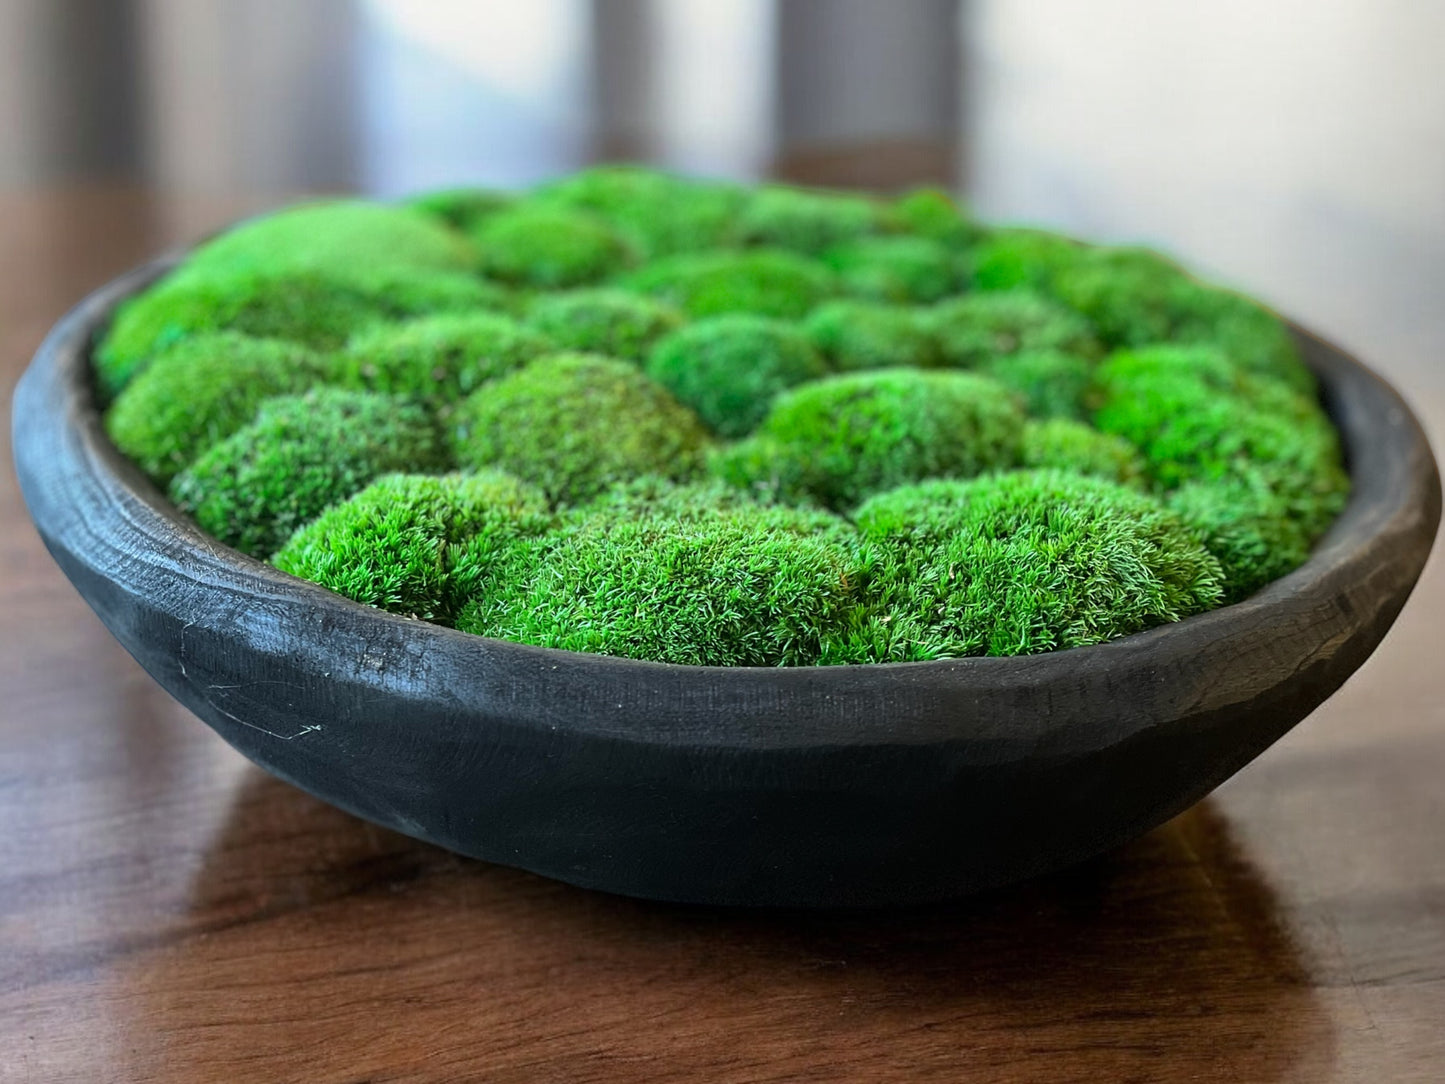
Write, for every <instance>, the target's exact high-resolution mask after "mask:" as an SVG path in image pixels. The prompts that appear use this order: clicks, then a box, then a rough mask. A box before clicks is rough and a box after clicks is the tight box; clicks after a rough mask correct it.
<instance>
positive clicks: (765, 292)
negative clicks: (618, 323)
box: [623, 249, 837, 319]
mask: <svg viewBox="0 0 1445 1084" xmlns="http://www.w3.org/2000/svg"><path fill="white" fill-rule="evenodd" d="M623 284H624V285H625V286H626V287H627V288H628V289H631V290H636V291H638V292H639V293H644V294H649V295H651V296H652V297H656V298H658V299H660V300H662V301H665V302H667V303H668V304H670V305H674V306H676V307H677V308H679V309H681V310H682V311H683V312H685V313H687V315H689V316H692V317H695V318H696V317H702V316H720V315H722V314H724V313H730V312H747V313H753V314H754V315H757V316H776V317H780V318H783V319H797V318H798V317H800V316H803V315H804V314H806V313H807V312H808V311H809V310H810V309H812V308H813V307H815V306H816V305H818V304H819V303H821V302H823V301H825V300H827V299H828V298H829V297H832V296H833V295H834V294H835V293H836V292H837V282H836V280H835V279H834V277H833V274H832V272H830V271H829V270H828V269H827V268H826V267H824V266H823V265H822V264H820V263H818V262H817V261H816V260H810V259H807V258H806V257H803V256H799V255H797V254H795V253H791V252H784V251H781V250H775V249H757V250H753V251H749V252H700V253H695V254H691V255H682V256H674V257H671V258H670V259H664V260H658V261H657V262H655V263H652V264H649V265H648V266H646V267H644V268H642V269H641V270H639V271H637V272H635V273H634V274H632V275H630V276H628V277H627V278H626V279H624V280H623Z"/></svg>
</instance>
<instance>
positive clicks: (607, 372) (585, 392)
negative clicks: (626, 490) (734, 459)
mask: <svg viewBox="0 0 1445 1084" xmlns="http://www.w3.org/2000/svg"><path fill="white" fill-rule="evenodd" d="M456 421H457V433H456V440H457V445H456V447H457V458H458V460H459V461H460V462H461V463H462V464H463V465H465V466H473V467H484V466H496V467H500V468H501V469H503V470H506V471H509V472H510V473H512V474H515V475H516V476H517V477H519V478H521V479H523V480H524V481H527V482H531V483H532V484H534V485H537V486H539V487H541V489H542V490H543V491H544V492H545V493H546V494H547V496H548V498H549V499H550V500H552V501H554V502H559V503H565V504H572V503H578V502H582V501H586V500H588V499H589V498H591V497H593V496H595V495H596V494H597V493H599V492H600V491H602V490H603V489H605V488H606V487H607V486H609V485H611V484H613V483H614V482H620V481H626V480H628V479H630V478H635V477H637V476H639V475H644V474H659V475H663V476H665V477H668V478H673V479H679V480H680V479H685V478H687V477H689V476H690V475H692V474H694V473H695V472H697V471H698V470H699V469H700V467H701V465H702V462H703V457H704V452H705V449H706V446H707V443H708V437H707V430H705V429H704V428H703V426H702V423H701V422H700V421H698V419H697V415H695V414H694V413H693V412H692V411H691V410H688V409H687V408H686V407H684V406H682V405H681V404H680V403H678V402H677V400H675V399H674V398H673V397H672V396H671V395H670V394H668V392H667V391H666V390H665V389H664V388H662V387H660V386H658V385H657V384H655V383H653V382H652V381H651V380H649V379H647V377H645V376H643V375H642V373H640V372H639V371H638V369H637V367H636V366H635V365H631V364H629V363H627V362H625V361H619V360H617V359H615V358H604V357H600V356H598V355H592V354H553V355H550V356H548V357H543V358H538V359H537V360H536V361H533V362H531V363H530V364H528V365H527V366H526V367H525V368H523V369H520V370H518V371H517V372H515V373H512V374H511V375H509V376H505V377H502V378H501V379H500V380H494V381H492V382H490V383H488V384H485V385H483V386H482V387H481V388H480V389H478V390H477V391H476V392H474V393H473V394H472V396H471V397H470V398H469V399H467V400H466V402H465V403H464V404H463V405H462V407H461V408H460V410H459V411H458V414H457V418H456Z"/></svg>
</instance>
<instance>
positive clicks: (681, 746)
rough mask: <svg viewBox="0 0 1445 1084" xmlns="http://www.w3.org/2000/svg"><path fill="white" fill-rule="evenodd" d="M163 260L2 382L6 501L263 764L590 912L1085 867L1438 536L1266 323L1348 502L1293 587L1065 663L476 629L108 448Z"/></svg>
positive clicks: (1398, 583) (779, 899)
mask: <svg viewBox="0 0 1445 1084" xmlns="http://www.w3.org/2000/svg"><path fill="white" fill-rule="evenodd" d="M170 266H172V263H171V262H170V261H166V260H162V261H157V262H155V263H152V264H149V265H147V266H145V267H142V268H138V269H137V270H135V271H133V272H131V273H130V274H128V275H125V276H123V277H121V278H119V279H117V280H115V281H113V282H111V283H110V284H108V285H107V286H105V287H103V288H101V289H100V290H98V291H97V292H96V293H94V294H93V295H91V296H90V297H89V298H87V299H86V300H85V301H83V302H82V303H81V304H80V305H79V306H77V307H76V308H75V309H74V310H73V311H72V312H71V313H70V314H68V315H67V316H66V317H65V318H64V319H63V320H62V321H61V322H60V323H59V324H58V325H57V326H56V327H55V329H54V330H53V331H52V332H51V334H50V336H49V337H48V338H47V339H46V341H45V343H44V344H43V345H42V346H41V348H40V350H39V352H38V353H37V355H36V357H35V359H34V361H33V362H32V364H31V366H30V368H29V370H28V371H27V372H26V374H25V376H24V378H23V380H22V381H21V383H20V386H19V388H18V390H17V392H16V395H15V402H14V441H15V463H16V468H17V472H18V474H19V476H20V482H21V487H22V490H23V492H24V496H25V500H26V503H27V504H28V506H29V509H30V513H31V516H32V517H33V518H34V520H35V524H36V526H37V527H38V528H39V531H40V534H41V536H42V538H43V539H44V541H45V544H46V545H47V546H48V547H49V549H50V552H51V553H52V554H53V555H54V557H55V559H56V561H57V562H58V563H59V564H60V566H61V568H62V569H63V570H64V571H65V574H66V575H67V576H69V577H70V580H71V582H72V583H73V584H74V585H75V586H76V588H77V589H78V590H79V591H80V593H81V594H82V595H83V596H84V597H85V599H86V601H87V602H88V603H89V604H90V605H91V607H92V608H93V609H94V610H95V612H96V613H97V614H98V615H99V616H100V618H101V620H102V621H103V622H105V624H106V626H107V627H108V628H109V629H110V630H111V632H112V633H113V634H114V635H115V636H116V638H117V639H118V640H120V642H121V643H122V644H123V645H124V646H125V648H126V649H127V650H128V651H129V652H130V653H131V654H132V655H134V656H135V658H136V659H137V660H138V661H139V662H140V664H141V665H142V666H144V667H145V669H146V670H147V671H149V672H150V674H151V675H152V676H153V677H154V678H155V679H156V680H157V681H159V682H160V683H161V685H162V686H164V687H165V688H166V689H167V690H168V691H169V692H170V693H171V694H172V695H173V696H175V697H176V698H177V699H178V700H180V701H181V702H182V703H183V704H185V705H186V706H187V707H188V708H190V709H191V710H192V711H193V712H195V713H196V714H197V715H198V716H200V717H201V719H202V720H204V721H205V722H206V723H207V724H209V725H210V726H211V727H212V728H213V729H215V730H216V731H217V733H219V734H220V735H221V736H222V737H223V738H224V739H225V740H226V741H228V742H229V743H230V744H231V745H232V746H234V747H235V748H236V749H238V750H240V751H241V752H242V753H244V754H245V755H246V756H248V757H249V758H251V759H252V760H253V761H255V762H256V763H257V764H259V765H261V766H262V767H263V768H265V769H267V770H268V771H270V772H273V773H274V774H276V775H277V776H279V777H281V778H282V779H285V780H288V781H289V782H291V783H294V784H295V785H297V786H299V787H301V788H303V789H305V790H307V791H309V792H311V793H312V794H314V795H316V796H317V797H319V798H322V799H324V800H325V801H328V802H331V803H333V804H335V805H337V806H340V807H341V808H343V809H346V810H349V811H351V812H352V813H355V814H358V815H360V816H362V817H366V818H368V819H369V820H372V821H375V822H377V823H379V824H382V825H385V826H387V827H389V828H393V829H396V830H398V831H401V832H404V833H407V834H409V835H412V836H415V837H417V838H420V839H424V840H428V841H430V842H433V843H436V844H439V845H441V846H443V847H447V848H449V849H451V850H453V851H458V852H461V853H463V854H467V855H472V856H475V857H477V858H481V859H485V860H487V861H491V862H498V863H502V864H505V865H510V866H518V867H522V868H524V869H528V870H532V871H534V872H537V873H541V874H545V875H547V876H550V877H555V878H558V879H560V880H563V881H568V882H571V883H573V884H577V885H583V886H587V887H590V888H598V889H604V890H607V891H610V892H619V893H624V894H628V895H633V896H642V897H649V898H655V899H664V900H674V901H689V902H696V903H710V904H740V905H767V906H804V907H840V906H847V907H856V906H875V905H897V904H911V903H922V902H928V901H935V900H941V899H946V898H951V897H957V896H961V895H964V894H967V893H970V892H974V891H978V890H981V889H984V888H990V887H993V886H997V885H1000V884H1004V883H1007V882H1010V881H1015V880H1019V879H1021V878H1025V877H1029V876H1033V875H1035V874H1039V873H1042V872H1045V871H1047V870H1052V869H1056V868H1058V867H1062V866H1066V865H1069V864H1072V863H1075V862H1079V861H1081V860H1083V859H1086V858H1089V857H1091V856H1093V855H1095V854H1098V853H1100V852H1102V851H1105V850H1108V849H1110V848H1112V847H1115V846H1117V845H1118V844H1120V843H1122V842H1124V841H1126V840H1128V839H1130V838H1132V837H1135V836H1138V835H1141V834H1143V833H1144V832H1146V831H1148V830H1149V829H1151V828H1153V827H1155V826H1156V825H1158V824H1161V823H1162V822H1164V821H1165V820H1167V819H1169V818H1170V817H1172V816H1174V815H1175V814H1177V813H1179V812H1181V811H1182V810H1184V809H1186V808H1187V807H1189V806H1190V805H1192V804H1194V803H1195V802H1196V801H1198V800H1199V799H1200V798H1201V797H1203V796H1204V795H1205V794H1207V793H1208V792H1209V791H1210V790H1212V789H1213V788H1214V787H1216V786H1218V785H1219V784H1220V783H1221V782H1223V781H1224V780H1225V779H1227V778H1228V777H1229V776H1230V775H1232V774H1233V773H1235V772H1236V771H1238V770H1239V769H1240V768H1241V767H1243V766H1244V765H1245V764H1247V763H1248V762H1249V761H1250V760H1252V759H1253V758H1254V757H1256V756H1258V755H1259V754H1260V753H1261V752H1262V751H1263V750H1264V749H1265V748H1267V747H1268V746H1269V745H1270V744H1271V743H1273V742H1274V741H1276V740H1277V739H1278V738H1279V737H1280V736H1281V735H1283V734H1284V733H1285V732H1286V731H1288V730H1289V729H1290V728H1291V727H1292V726H1294V725H1295V723H1297V722H1298V721H1299V720H1301V719H1302V718H1304V717H1305V716H1306V715H1307V714H1308V713H1309V712H1311V711H1312V710H1313V709H1314V708H1315V707H1317V706H1318V705H1319V704H1320V703H1321V702H1323V701H1324V700H1325V699H1326V698H1327V697H1328V696H1330V694H1331V693H1333V692H1334V691H1335V690H1336V689H1337V688H1339V686H1340V685H1341V684H1342V683H1343V682H1344V680H1345V679H1346V678H1347V677H1349V675H1350V674H1351V673H1353V672H1354V671H1355V669H1357V668H1358V667H1359V666H1360V664H1361V663H1363V662H1364V661H1365V659H1366V658H1367V657H1368V656H1369V655H1370V653H1371V652H1372V651H1373V650H1374V649H1375V647H1376V646H1377V645H1378V644H1379V642H1380V640H1381V638H1382V637H1383V636H1384V635H1385V632H1386V630H1387V629H1388V628H1389V627H1390V624H1391V623H1392V622H1393V621H1394V619H1395V617H1396V615H1397V614H1398V613H1399V611H1400V608H1401V606H1403V605H1404V602H1405V600H1406V598H1407V597H1408V596H1409V594H1410V591H1411V589H1412V588H1413V587H1414V584H1415V581H1416V579H1417V578H1418V577H1419V575H1420V571H1421V569H1422V568H1423V566H1424V564H1425V560H1426V557H1427V555H1428V553H1429V550H1430V546H1431V543H1432V541H1433V539H1434V536H1435V531H1436V527H1437V525H1438V522H1439V518H1440V484H1439V477H1438V474H1437V472H1436V467H1435V462H1434V459H1433V457H1432V456H1431V453H1430V448H1429V445H1428V444H1427V442H1426V440H1425V437H1424V434H1423V433H1422V431H1421V429H1420V426H1419V424H1418V423H1417V422H1416V420H1415V418H1414V417H1413V416H1412V415H1411V413H1410V411H1409V409H1408V408H1407V407H1406V406H1405V404H1404V403H1403V402H1402V401H1401V399H1400V397H1399V396H1398V395H1397V394H1396V393H1395V392H1394V391H1393V390H1392V389H1391V388H1390V387H1389V385H1387V384H1386V383H1385V382H1384V381H1383V380H1381V379H1380V378H1379V377H1378V376H1376V375H1375V374H1374V373H1372V372H1371V371H1370V370H1369V369H1367V368H1365V367H1364V366H1363V365H1361V364H1360V363H1359V362H1357V361H1355V360H1353V359H1352V358H1350V357H1348V356H1346V355H1345V354H1344V353H1342V352H1341V351H1340V350H1338V349H1336V348H1335V347H1333V346H1331V345H1329V344H1327V343H1325V342H1323V341H1321V340H1319V339H1317V338H1315V337H1313V336H1311V335H1309V334H1307V333H1305V332H1298V333H1297V334H1298V337H1299V342H1300V346H1301V348H1302V350H1303V353H1304V357H1305V360H1306V361H1307V362H1308V364H1309V365H1310V367H1311V368H1312V369H1313V370H1314V371H1315V373H1316V374H1317V375H1318V377H1319V380H1320V385H1321V388H1322V393H1323V396H1324V402H1325V406H1326V409H1327V410H1328V411H1329V413H1330V415H1331V416H1332V417H1333V419H1334V420H1335V423H1336V424H1337V425H1338V426H1339V429H1340V432H1341V434H1342V436H1343V440H1344V445H1345V449H1346V455H1347V458H1348V463H1349V469H1350V476H1351V479H1352V481H1353V487H1354V488H1353V494H1352V496H1351V499H1350V502H1349V505H1348V507H1347V508H1346V510H1345V512H1344V514H1343V515H1342V516H1341V517H1340V519H1339V520H1338V521H1337V522H1336V523H1335V524H1334V526H1333V528H1332V529H1331V530H1330V532H1329V534H1328V535H1327V536H1326V537H1325V538H1324V540H1323V541H1322V542H1321V543H1320V545H1319V546H1318V547H1317V548H1316V550H1315V552H1314V554H1313V555H1312V557H1311V558H1310V560H1309V561H1308V562H1307V563H1306V564H1305V565H1304V566H1302V567H1301V568H1299V569H1298V570H1296V571H1295V572H1293V573H1291V574H1290V575H1288V576H1285V577H1283V578H1282V579H1280V580H1277V581H1275V582H1274V583H1272V584H1269V585H1268V586H1267V587H1265V588H1264V589H1263V590H1262V591H1260V592H1259V593H1257V594H1256V595H1254V596H1253V597H1251V598H1249V599H1246V600H1245V601H1243V602H1240V603H1237V604H1235V605H1232V606H1226V607H1223V608H1221V609H1218V610H1214V611H1212V612H1210V613H1206V614H1201V615H1199V616H1197V617H1191V618H1188V619H1187V620H1184V621H1180V622H1177V623H1175V624H1170V625H1165V626H1162V627H1160V628H1156V629H1152V630H1150V631H1148V632H1143V633H1139V634H1137V635H1134V636H1129V637H1125V638H1123V639H1120V640H1115V641H1113V642H1110V643H1106V644H1101V645H1098V646H1094V647H1084V648H1075V649H1072V650H1068V651H1058V652H1054V653H1051V654H1045V655H1032V656H1025V657H1017V658H970V659H958V660H950V661H940V662H921V663H900V664H889V665H870V666H838V667H795V668H780V669H765V668H750V667H739V668H724V667H694V666H674V665H666V664H661V663H649V662H640V661H635V660H628V659H616V658H609V657H605V656H599V655H586V654H579V653H574V652H567V651H558V650H552V649H547V648H537V647H529V646H526V645H522V644H513V643H506V642H503V641H498V640H489V639H483V638H481V637H475V636H469V635H465V634H463V633H459V632H456V631H453V630H451V629H445V628H441V627H439V626H436V625H430V624H425V623H422V622H418V621H412V620H407V619H405V618H401V617H397V616H393V615H391V614H387V613H384V612H381V611H379V610H375V609H372V608H369V607H366V606H361V605H358V604H356V603H353V602H351V601H349V600H347V599H344V598H341V597H340V596H338V595H335V594H332V593H331V592H329V591H327V590H325V589H323V588H321V587H318V586H316V585H314V584H311V583H307V582H305V581H302V580H299V579H295V578H293V577H291V576H288V575H285V574H283V573H281V572H278V571H277V570H275V569H274V568H271V567H270V566H268V565H266V564H263V563H261V562H259V561H255V560H252V559H251V558H249V557H246V556H244V555H242V554H240V553H237V552H235V551H234V550H231V549H228V548H227V547H225V546H223V545H222V544H220V543H219V542H217V541H215V540H214V539H212V538H209V537H208V536H206V535H204V534H202V533H201V532H200V531H199V530H198V529H197V528H196V527H195V526H194V525H192V524H191V523H189V522H188V521H187V520H185V519H184V518H183V517H182V516H181V515H180V514H179V513H178V512H177V511H176V510H175V509H174V508H173V507H172V506H171V505H170V504H168V503H167V502H166V500H165V498H164V497H163V496H162V495H161V494H160V493H159V492H158V491H157V490H156V488H155V487H154V486H153V485H152V484H151V483H150V481H149V480H147V479H146V478H145V477H144V476H143V475H142V474H141V473H140V472H139V471H138V470H137V469H136V467H135V466H134V465H133V464H131V463H130V462H129V461H128V460H127V459H125V457H123V456H122V455H121V454H120V453H119V452H118V451H117V450H116V449H115V448H114V446H113V445H112V444H111V443H110V441H109V440H108V439H107V437H106V435H105V432H104V430H103V428H102V426H101V419H100V414H99V412H98V410H97V406H96V399H95V395H94V390H93V385H92V380H91V375H90V365H89V352H90V346H91V343H92V341H93V340H94V339H95V337H96V335H97V333H99V332H100V331H102V330H103V329H104V327H105V326H106V324H107V322H108V320H109V318H110V315H111V313H112V311H113V310H114V308H115V306H116V305H117V304H118V303H119V302H120V301H122V300H124V299H125V298H126V297H128V296H130V295H132V294H134V293H136V292H138V291H139V290H141V289H143V288H144V287H145V286H147V285H148V284H149V283H150V282H152V281H154V280H155V279H156V278H157V277H159V276H160V275H161V274H163V273H164V272H165V271H166V270H167V269H168V268H169V267H170ZM78 676H79V677H81V678H82V679H83V672H82V673H81V674H80V675H78Z"/></svg>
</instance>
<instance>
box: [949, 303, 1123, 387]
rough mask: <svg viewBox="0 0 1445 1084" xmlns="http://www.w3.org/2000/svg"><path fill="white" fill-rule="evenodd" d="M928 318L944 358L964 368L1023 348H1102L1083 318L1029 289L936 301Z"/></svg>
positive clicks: (1086, 351)
mask: <svg viewBox="0 0 1445 1084" xmlns="http://www.w3.org/2000/svg"><path fill="white" fill-rule="evenodd" d="M928 321H929V324H930V326H931V327H932V329H933V334H934V335H935V337H936V338H937V339H938V346H939V350H940V352H941V353H942V355H943V359H944V361H945V362H946V363H947V364H949V365H957V366H959V367H961V368H965V369H979V368H985V367H987V366H989V365H990V364H992V363H993V362H995V361H996V360H998V359H999V358H1004V357H1008V356H1009V355H1010V354H1020V353H1023V352H1025V351H1035V350H1056V351H1059V352H1061V353H1066V354H1076V355H1078V356H1080V357H1097V356H1098V354H1099V352H1100V351H1099V345H1098V343H1097V341H1096V340H1095V339H1094V333H1093V330H1092V329H1091V328H1090V327H1089V324H1088V322H1087V321H1086V320H1084V319H1083V318H1082V317H1080V316H1079V315H1078V314H1077V313H1074V312H1070V311H1069V310H1068V309H1066V308H1064V307H1063V306H1062V305H1060V304H1058V303H1057V302H1055V301H1051V300H1049V298H1047V297H1045V296H1044V295H1042V294H1039V293H1036V292H1034V291H1032V290H1002V291H998V292H986V293H973V294H967V295H965V296H964V297H959V298H954V299H953V300H950V301H945V302H942V303H941V304H938V305H935V306H934V307H933V309H932V310H931V311H930V313H929V315H928Z"/></svg>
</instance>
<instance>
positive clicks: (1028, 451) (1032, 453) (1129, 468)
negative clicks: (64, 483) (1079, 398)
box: [1019, 418, 1148, 486]
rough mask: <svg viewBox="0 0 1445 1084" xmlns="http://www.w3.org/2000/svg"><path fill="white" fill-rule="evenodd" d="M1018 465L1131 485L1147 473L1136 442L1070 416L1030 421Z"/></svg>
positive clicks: (1142, 480)
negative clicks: (1133, 442)
mask: <svg viewBox="0 0 1445 1084" xmlns="http://www.w3.org/2000/svg"><path fill="white" fill-rule="evenodd" d="M1019 465H1020V466H1023V467H1032V468H1036V469H1042V468H1051V469H1055V470H1066V471H1072V472H1073V473H1075V474H1087V475H1092V476H1095V477H1099V478H1107V479H1109V480H1110V481H1111V482H1118V483H1119V484H1121V485H1129V486H1140V485H1143V484H1144V481H1145V479H1146V478H1147V477H1148V469H1147V467H1146V465H1145V463H1144V460H1143V458H1142V457H1141V456H1140V455H1139V452H1138V451H1137V450H1136V449H1135V447H1134V445H1132V444H1130V443H1129V442H1128V441H1127V440H1125V439H1124V438H1123V437H1116V436H1113V435H1111V434H1109V433H1101V432H1099V431H1098V430H1097V429H1094V428H1092V427H1091V426H1088V425H1085V424H1084V423H1083V422H1076V421H1071V420H1069V419H1067V418H1051V419H1049V420H1048V421H1031V422H1029V423H1028V424H1027V425H1026V426H1024V435H1023V444H1022V447H1021V450H1020V452H1019Z"/></svg>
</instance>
